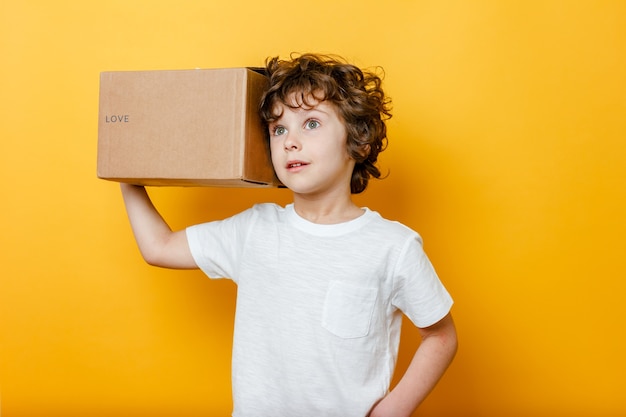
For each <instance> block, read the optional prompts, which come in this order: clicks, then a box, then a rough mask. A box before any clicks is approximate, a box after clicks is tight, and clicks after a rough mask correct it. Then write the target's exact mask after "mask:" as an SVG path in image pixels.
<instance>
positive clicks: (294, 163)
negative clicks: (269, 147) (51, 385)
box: [287, 161, 309, 169]
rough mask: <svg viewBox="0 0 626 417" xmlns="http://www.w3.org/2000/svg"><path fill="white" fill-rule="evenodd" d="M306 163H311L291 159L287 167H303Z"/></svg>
mask: <svg viewBox="0 0 626 417" xmlns="http://www.w3.org/2000/svg"><path fill="white" fill-rule="evenodd" d="M306 165H309V164H308V163H306V162H302V161H289V162H287V169H294V168H301V167H303V166H306Z"/></svg>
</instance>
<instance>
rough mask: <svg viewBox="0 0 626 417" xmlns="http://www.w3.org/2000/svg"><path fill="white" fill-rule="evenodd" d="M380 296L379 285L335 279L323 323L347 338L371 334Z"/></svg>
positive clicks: (330, 287)
mask: <svg viewBox="0 0 626 417" xmlns="http://www.w3.org/2000/svg"><path fill="white" fill-rule="evenodd" d="M377 296H378V290H377V289H376V288H367V287H359V286H357V285H353V284H348V283H345V282H341V281H331V282H330V285H329V287H328V292H327V293H326V300H325V302H324V312H323V317H322V326H323V327H324V328H325V329H326V330H328V331H329V332H331V333H333V334H334V335H336V336H339V337H342V338H344V339H354V338H358V337H364V336H367V334H368V333H369V330H370V324H371V322H372V315H373V314H374V306H375V305H376V298H377Z"/></svg>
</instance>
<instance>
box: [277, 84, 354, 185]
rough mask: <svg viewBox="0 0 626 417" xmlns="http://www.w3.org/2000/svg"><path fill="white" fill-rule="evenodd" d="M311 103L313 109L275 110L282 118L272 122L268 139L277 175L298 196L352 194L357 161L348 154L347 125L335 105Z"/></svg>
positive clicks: (280, 104) (315, 101) (314, 101)
mask: <svg viewBox="0 0 626 417" xmlns="http://www.w3.org/2000/svg"><path fill="white" fill-rule="evenodd" d="M291 100H294V96H292V97H291ZM309 100H310V104H312V106H310V107H309V106H307V105H304V104H303V105H301V106H299V107H295V108H294V107H290V106H286V105H285V104H283V103H278V104H277V105H276V107H275V108H274V112H275V114H279V115H280V117H279V118H278V119H277V120H275V121H274V122H272V123H270V125H269V136H270V149H271V153H272V163H273V164H274V169H275V171H276V175H278V178H279V179H280V180H281V181H282V183H283V184H284V185H285V186H286V187H287V188H289V189H291V190H292V191H293V192H294V193H297V194H307V195H322V194H324V195H326V194H329V193H332V194H335V193H348V194H350V178H351V176H352V170H353V168H354V164H355V162H354V160H353V159H352V158H350V156H349V155H348V151H347V133H346V128H345V126H344V122H343V120H342V119H341V118H340V117H339V115H338V114H337V110H336V108H335V106H334V105H333V104H332V103H330V102H327V101H317V100H314V99H313V98H309ZM289 104H293V105H297V104H299V103H296V102H290V103H289Z"/></svg>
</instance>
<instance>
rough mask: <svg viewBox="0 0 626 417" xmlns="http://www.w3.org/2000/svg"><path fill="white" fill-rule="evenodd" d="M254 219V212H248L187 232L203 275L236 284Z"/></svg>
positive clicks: (199, 226) (188, 240)
mask: <svg viewBox="0 0 626 417" xmlns="http://www.w3.org/2000/svg"><path fill="white" fill-rule="evenodd" d="M254 217H255V214H254V210H252V209H248V210H246V211H243V212H241V213H239V214H236V215H234V216H232V217H229V218H227V219H224V220H220V221H213V222H208V223H202V224H198V225H195V226H190V227H188V228H187V229H186V233H187V242H188V243H189V249H190V250H191V255H192V256H193V258H194V260H195V261H196V264H197V265H198V267H199V268H200V269H201V270H202V271H203V272H204V273H205V274H206V275H208V276H209V277H211V278H230V279H232V280H233V281H236V277H237V275H238V274H237V268H238V265H240V264H241V262H240V260H241V258H242V256H243V252H244V248H245V242H246V238H247V235H248V231H249V230H250V227H251V224H252V222H253V221H254Z"/></svg>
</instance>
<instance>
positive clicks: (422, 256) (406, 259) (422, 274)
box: [392, 234, 453, 328]
mask: <svg viewBox="0 0 626 417" xmlns="http://www.w3.org/2000/svg"><path fill="white" fill-rule="evenodd" d="M392 302H393V304H394V305H395V306H396V307H397V308H399V309H400V310H401V311H402V312H403V313H404V314H405V315H406V316H407V317H408V318H409V319H410V320H411V321H412V322H413V324H415V325H416V326H417V327H422V328H423V327H428V326H431V325H433V324H435V323H437V322H438V321H439V320H441V319H442V318H444V317H445V316H446V314H448V312H449V311H450V308H451V307H452V304H453V301H452V297H451V296H450V294H449V293H448V291H447V290H446V288H445V287H444V285H443V283H442V282H441V280H440V279H439V277H438V276H437V273H436V272H435V269H434V268H433V265H432V264H431V262H430V260H429V259H428V256H426V253H425V252H424V249H423V247H422V240H421V238H420V236H419V235H417V234H415V236H413V237H412V238H410V239H409V240H407V242H406V244H405V245H404V248H403V250H402V253H401V255H400V257H399V260H398V263H397V265H396V269H395V273H394V294H393V299H392Z"/></svg>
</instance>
